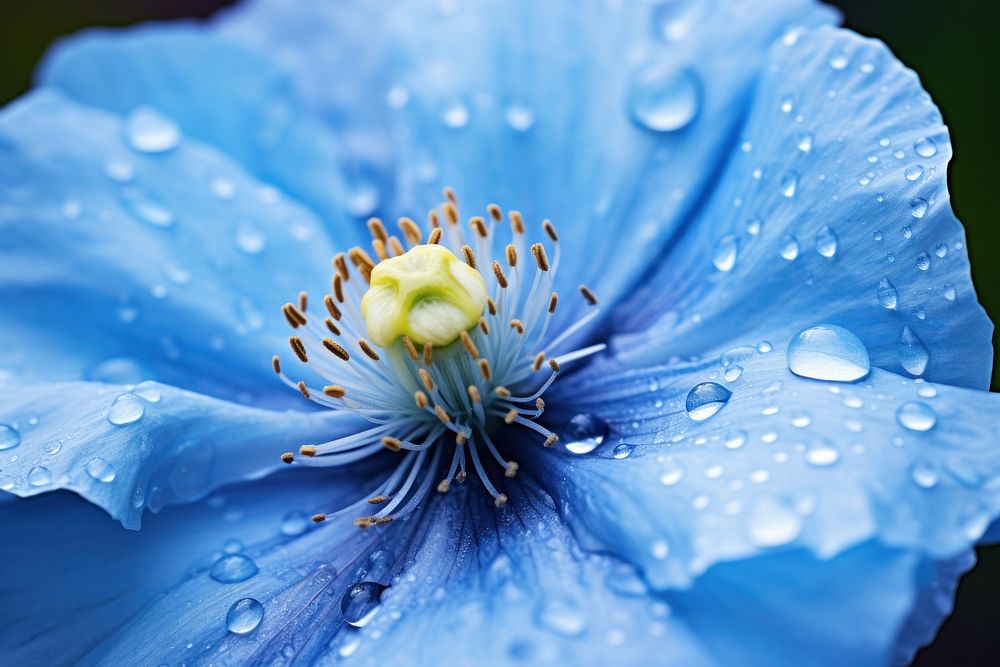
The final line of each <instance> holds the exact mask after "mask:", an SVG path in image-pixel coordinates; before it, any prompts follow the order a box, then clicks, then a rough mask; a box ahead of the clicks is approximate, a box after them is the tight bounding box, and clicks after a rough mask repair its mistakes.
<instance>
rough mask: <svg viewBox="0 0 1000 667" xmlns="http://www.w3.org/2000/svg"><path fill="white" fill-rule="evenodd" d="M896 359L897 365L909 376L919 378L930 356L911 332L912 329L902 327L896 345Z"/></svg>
mask: <svg viewBox="0 0 1000 667" xmlns="http://www.w3.org/2000/svg"><path fill="white" fill-rule="evenodd" d="M896 358H898V359H899V365H900V366H902V367H903V368H904V369H906V372H907V373H909V374H910V375H915V376H920V375H923V374H924V371H925V370H927V363H928V362H929V361H930V358H931V355H930V352H928V351H927V346H926V345H924V342H923V341H922V340H920V338H919V337H918V336H917V334H915V333H914V332H913V329H911V328H910V327H908V326H906V325H903V330H902V332H901V333H900V334H899V341H898V342H897V343H896Z"/></svg>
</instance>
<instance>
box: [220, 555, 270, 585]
mask: <svg viewBox="0 0 1000 667" xmlns="http://www.w3.org/2000/svg"><path fill="white" fill-rule="evenodd" d="M258 571H259V570H258V569H257V563H255V562H253V559H251V558H250V557H249V556H243V555H242V554H232V555H229V556H223V557H222V558H220V559H219V560H217V561H215V564H214V565H212V569H211V570H210V571H209V573H208V575H209V576H210V577H212V578H213V579H215V580H216V581H218V582H220V583H223V584H236V583H239V582H241V581H246V580H247V579H249V578H250V577H252V576H254V575H255V574H257V572H258Z"/></svg>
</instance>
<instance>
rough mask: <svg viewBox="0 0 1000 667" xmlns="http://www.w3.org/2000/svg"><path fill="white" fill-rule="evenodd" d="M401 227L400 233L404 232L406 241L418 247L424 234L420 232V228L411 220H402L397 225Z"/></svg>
mask: <svg viewBox="0 0 1000 667" xmlns="http://www.w3.org/2000/svg"><path fill="white" fill-rule="evenodd" d="M396 224H398V225H399V231H401V232H403V236H405V237H406V240H407V241H409V242H410V243H412V244H413V245H417V244H418V243H420V239H421V238H423V234H422V233H421V231H420V227H419V226H418V225H417V223H415V222H413V220H412V219H410V218H405V217H404V218H400V219H399V220H398V221H397V223H396Z"/></svg>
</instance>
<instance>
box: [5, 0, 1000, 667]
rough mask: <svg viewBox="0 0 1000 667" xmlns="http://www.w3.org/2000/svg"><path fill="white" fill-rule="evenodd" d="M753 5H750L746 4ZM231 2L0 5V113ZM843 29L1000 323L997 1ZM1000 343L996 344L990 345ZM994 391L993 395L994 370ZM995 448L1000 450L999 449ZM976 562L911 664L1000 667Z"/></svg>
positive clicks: (994, 564) (880, 12) (924, 0)
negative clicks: (904, 90) (37, 90)
mask: <svg viewBox="0 0 1000 667" xmlns="http://www.w3.org/2000/svg"><path fill="white" fill-rule="evenodd" d="M747 1H751V0H747ZM228 4H231V0H89V1H86V2H83V1H81V0H34V1H32V2H17V1H15V0H0V67H2V69H0V104H4V103H6V102H8V101H9V100H11V99H13V98H14V97H16V96H17V95H19V94H21V93H22V92H24V91H25V90H26V89H27V88H28V86H29V84H30V82H31V73H32V69H33V67H34V64H35V63H36V62H37V61H38V59H39V57H40V56H41V55H42V52H43V51H44V50H45V47H46V45H48V44H49V43H50V42H51V41H52V40H53V39H55V38H56V37H59V36H60V35H64V34H67V33H71V32H74V31H76V30H78V29H80V28H82V27H85V26H94V25H104V26H118V25H128V24H130V23H135V22H137V21H144V20H150V19H169V18H176V17H183V16H208V15H209V14H211V13H212V12H213V11H215V10H216V9H218V8H219V7H222V6H224V5H228ZM830 4H833V5H836V6H838V7H840V9H841V10H842V11H843V13H844V16H845V22H846V24H847V26H848V27H850V28H853V29H854V30H856V31H858V32H860V33H863V34H866V35H870V36H873V37H878V38H880V39H882V40H883V41H885V42H887V43H888V44H889V46H890V47H892V50H893V51H894V52H895V53H896V55H897V56H898V57H899V58H900V59H901V60H902V61H903V62H904V63H906V64H907V65H909V66H910V67H912V68H913V69H915V70H916V71H917V72H919V73H920V78H921V79H922V81H923V83H924V86H925V87H926V88H927V90H929V91H930V93H931V95H932V96H933V98H934V100H935V101H936V102H937V104H938V106H940V107H941V111H942V112H943V113H944V118H945V121H946V122H947V124H948V126H949V128H950V129H951V138H952V143H953V145H954V152H955V158H954V160H953V162H952V164H951V170H950V181H951V196H952V202H953V204H954V207H955V210H956V211H957V213H958V216H959V217H960V218H961V219H962V221H963V222H964V223H965V228H966V231H967V233H968V236H969V244H968V247H969V253H970V254H971V256H972V267H973V276H974V278H975V282H976V288H977V290H978V292H979V299H980V301H982V303H983V304H984V305H985V306H986V308H987V310H989V311H990V314H991V316H992V318H993V320H994V321H997V320H998V318H1000V260H998V259H997V258H995V257H994V256H993V254H994V253H998V254H1000V229H998V228H997V226H996V225H995V224H994V211H996V210H1000V192H998V191H997V185H996V181H997V175H996V172H997V166H998V165H1000V160H998V157H1000V138H998V137H1000V132H998V130H997V125H996V123H994V122H992V121H993V117H995V116H996V114H997V104H996V103H997V101H998V99H1000V96H998V93H1000V85H998V78H997V77H998V72H1000V44H998V43H997V40H996V34H997V25H998V20H1000V2H998V0H952V1H951V2H937V1H935V0H837V1H834V2H831V3H830ZM994 341H995V342H1000V336H994ZM993 390H994V391H998V390H1000V364H998V365H997V367H996V368H995V369H994V374H993ZM998 446H1000V443H998ZM979 557H980V562H979V564H978V565H977V566H976V568H975V569H974V570H973V571H972V572H971V573H970V574H968V575H967V576H966V577H965V578H964V579H963V580H962V584H961V586H960V588H959V594H958V601H957V611H956V612H955V614H954V615H952V617H951V618H950V619H949V620H948V621H947V622H946V623H945V625H944V627H943V628H942V629H941V632H940V634H939V635H938V638H937V640H936V642H935V643H934V644H933V645H931V646H930V647H928V648H925V649H924V650H923V651H922V652H921V653H920V655H919V656H918V658H917V660H916V663H915V664H916V665H918V666H920V667H930V666H932V665H1000V631H998V630H997V629H996V627H995V623H994V619H995V618H996V617H997V616H1000V546H997V547H989V548H985V549H980V550H979Z"/></svg>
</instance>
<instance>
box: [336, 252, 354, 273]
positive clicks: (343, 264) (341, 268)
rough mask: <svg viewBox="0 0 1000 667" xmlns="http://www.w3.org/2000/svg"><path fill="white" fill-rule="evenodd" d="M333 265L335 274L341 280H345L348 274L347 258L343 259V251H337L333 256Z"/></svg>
mask: <svg viewBox="0 0 1000 667" xmlns="http://www.w3.org/2000/svg"><path fill="white" fill-rule="evenodd" d="M333 266H334V268H335V269H337V275H338V276H340V279H341V280H347V279H348V278H349V277H350V274H348V272H347V260H346V259H344V253H342V252H338V253H337V254H336V255H334V257H333Z"/></svg>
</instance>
